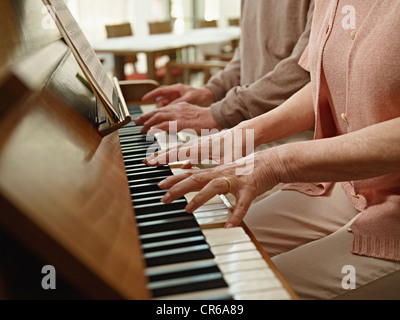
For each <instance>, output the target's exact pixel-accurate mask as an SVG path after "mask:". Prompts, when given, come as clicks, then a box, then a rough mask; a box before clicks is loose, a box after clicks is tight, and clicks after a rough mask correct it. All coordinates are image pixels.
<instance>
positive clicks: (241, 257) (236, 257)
mask: <svg viewBox="0 0 400 320" xmlns="http://www.w3.org/2000/svg"><path fill="white" fill-rule="evenodd" d="M256 259H262V256H261V254H260V252H258V251H257V250H253V251H247V252H240V253H231V254H224V255H221V256H216V257H215V261H216V262H217V264H218V265H221V264H225V263H232V262H237V261H246V260H256Z"/></svg>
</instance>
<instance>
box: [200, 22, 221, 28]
mask: <svg viewBox="0 0 400 320" xmlns="http://www.w3.org/2000/svg"><path fill="white" fill-rule="evenodd" d="M216 27H218V22H217V20H211V21H207V20H199V21H197V28H216Z"/></svg>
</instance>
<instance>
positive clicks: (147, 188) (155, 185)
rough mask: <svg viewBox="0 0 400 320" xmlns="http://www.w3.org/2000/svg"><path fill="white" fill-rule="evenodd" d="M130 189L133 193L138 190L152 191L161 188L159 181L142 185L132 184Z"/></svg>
mask: <svg viewBox="0 0 400 320" xmlns="http://www.w3.org/2000/svg"><path fill="white" fill-rule="evenodd" d="M129 190H130V191H131V193H136V192H150V191H158V190H160V188H159V187H158V183H157V182H156V183H145V184H141V185H135V186H130V187H129Z"/></svg>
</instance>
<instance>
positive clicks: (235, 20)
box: [228, 18, 240, 27]
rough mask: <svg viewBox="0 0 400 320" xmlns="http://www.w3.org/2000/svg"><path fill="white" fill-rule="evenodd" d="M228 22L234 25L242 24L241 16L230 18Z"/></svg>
mask: <svg viewBox="0 0 400 320" xmlns="http://www.w3.org/2000/svg"><path fill="white" fill-rule="evenodd" d="M228 24H229V25H230V26H231V27H233V26H235V27H238V26H239V25H240V19H239V18H231V19H229V20H228Z"/></svg>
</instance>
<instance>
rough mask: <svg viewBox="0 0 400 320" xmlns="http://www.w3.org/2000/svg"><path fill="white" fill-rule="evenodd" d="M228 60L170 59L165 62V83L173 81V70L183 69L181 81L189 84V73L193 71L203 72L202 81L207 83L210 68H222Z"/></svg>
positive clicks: (210, 71) (210, 72)
mask: <svg viewBox="0 0 400 320" xmlns="http://www.w3.org/2000/svg"><path fill="white" fill-rule="evenodd" d="M227 64H228V62H226V61H217V60H214V61H213V60H210V61H198V62H187V63H186V62H180V61H170V62H168V63H167V70H166V75H165V81H164V82H165V84H166V85H168V84H172V83H174V82H173V80H172V79H173V72H174V70H183V72H184V80H183V81H182V82H183V83H186V84H190V79H189V77H190V74H192V73H194V72H203V73H204V83H207V82H208V80H210V78H211V76H212V70H214V69H219V70H222V69H224V68H225V67H226V65H227Z"/></svg>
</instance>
